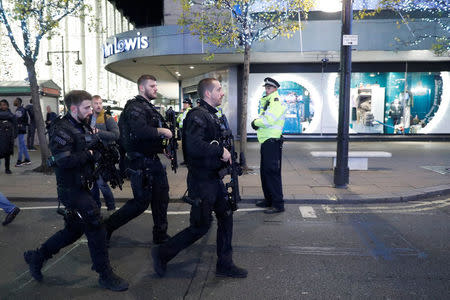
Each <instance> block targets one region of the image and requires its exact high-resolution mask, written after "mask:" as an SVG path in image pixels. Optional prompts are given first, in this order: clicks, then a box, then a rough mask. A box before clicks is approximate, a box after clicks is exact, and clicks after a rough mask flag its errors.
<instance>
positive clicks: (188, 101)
mask: <svg viewBox="0 0 450 300" xmlns="http://www.w3.org/2000/svg"><path fill="white" fill-rule="evenodd" d="M183 103H187V104H189V105H192V101H191V99H189V98H184V100H183Z"/></svg>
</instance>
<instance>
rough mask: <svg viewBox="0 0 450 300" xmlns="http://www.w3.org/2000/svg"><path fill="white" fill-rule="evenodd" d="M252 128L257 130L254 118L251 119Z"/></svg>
mask: <svg viewBox="0 0 450 300" xmlns="http://www.w3.org/2000/svg"><path fill="white" fill-rule="evenodd" d="M252 128H253V130H258V128H259V127H258V126H256V125H255V120H253V121H252Z"/></svg>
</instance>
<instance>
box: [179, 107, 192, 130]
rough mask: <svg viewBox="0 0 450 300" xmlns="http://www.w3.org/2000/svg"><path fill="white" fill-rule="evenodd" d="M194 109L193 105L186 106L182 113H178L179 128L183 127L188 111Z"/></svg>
mask: <svg viewBox="0 0 450 300" xmlns="http://www.w3.org/2000/svg"><path fill="white" fill-rule="evenodd" d="M191 109H192V107H190V106H189V107H188V108H186V110H185V111H184V112H183V113H182V114H179V115H178V118H177V121H178V128H180V129H181V128H183V121H184V119H185V118H186V116H187V113H188V111H190V110H191Z"/></svg>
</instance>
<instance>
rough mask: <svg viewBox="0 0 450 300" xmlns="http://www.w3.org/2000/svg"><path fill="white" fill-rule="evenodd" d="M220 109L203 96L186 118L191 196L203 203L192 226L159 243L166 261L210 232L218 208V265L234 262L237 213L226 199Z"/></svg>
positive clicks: (194, 210) (195, 207) (192, 217)
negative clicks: (221, 171)
mask: <svg viewBox="0 0 450 300" xmlns="http://www.w3.org/2000/svg"><path fill="white" fill-rule="evenodd" d="M216 112H217V110H216V109H215V108H213V107H212V106H210V105H209V104H207V103H206V102H205V101H203V100H201V101H200V106H197V107H195V108H193V109H192V110H190V111H189V113H188V114H187V116H186V119H185V120H184V125H183V152H184V157H185V160H186V164H187V167H188V177H187V186H188V192H189V197H190V198H191V199H194V200H195V199H197V201H199V203H197V205H193V206H192V208H191V215H190V226H189V227H187V228H186V229H184V230H183V231H181V232H179V233H178V234H176V235H175V236H173V237H172V238H171V239H170V240H169V241H167V242H166V243H165V244H163V245H161V246H160V247H159V250H158V252H159V253H158V255H159V259H161V260H162V262H163V264H166V263H167V262H168V261H169V260H171V259H172V258H174V257H175V256H176V255H177V254H178V253H179V252H180V251H181V250H183V249H185V248H187V247H188V246H190V245H192V244H193V243H194V242H195V241H197V240H198V239H200V238H201V237H202V236H203V235H205V234H206V233H207V232H208V230H209V228H210V227H211V222H212V211H214V212H215V214H216V218H217V223H218V228H217V256H218V260H217V267H218V268H220V267H223V268H227V267H229V266H231V265H233V260H232V247H231V239H232V234H233V213H232V210H231V208H230V205H229V203H228V201H227V200H226V199H225V188H224V184H223V182H222V180H221V179H220V178H219V174H218V171H219V170H220V168H221V167H222V166H223V163H222V161H221V160H220V158H221V157H222V156H223V146H222V144H221V142H220V137H221V128H220V121H219V119H218V117H217V116H216V115H215V113H216Z"/></svg>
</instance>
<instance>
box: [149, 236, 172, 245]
mask: <svg viewBox="0 0 450 300" xmlns="http://www.w3.org/2000/svg"><path fill="white" fill-rule="evenodd" d="M169 239H170V235H168V234H167V233H165V234H164V235H162V236H157V237H153V244H155V245H161V244H164V243H165V242H167V241H168V240H169Z"/></svg>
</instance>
